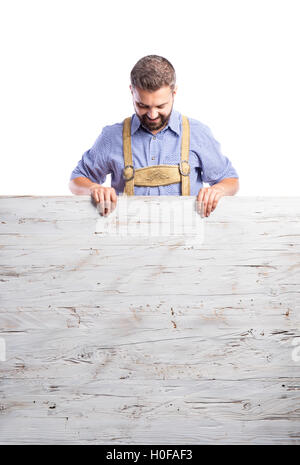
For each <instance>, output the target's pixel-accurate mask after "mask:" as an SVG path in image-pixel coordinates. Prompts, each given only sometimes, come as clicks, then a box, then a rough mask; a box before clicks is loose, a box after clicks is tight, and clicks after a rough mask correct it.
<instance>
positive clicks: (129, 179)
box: [122, 165, 135, 182]
mask: <svg viewBox="0 0 300 465" xmlns="http://www.w3.org/2000/svg"><path fill="white" fill-rule="evenodd" d="M126 168H131V169H132V176H131V178H128V179H127V178H126V176H125V170H126ZM134 173H135V169H134V166H133V165H126V166H125V168H124V169H123V173H122V174H123V179H125V181H126V182H127V181H131V179H133V178H134Z"/></svg>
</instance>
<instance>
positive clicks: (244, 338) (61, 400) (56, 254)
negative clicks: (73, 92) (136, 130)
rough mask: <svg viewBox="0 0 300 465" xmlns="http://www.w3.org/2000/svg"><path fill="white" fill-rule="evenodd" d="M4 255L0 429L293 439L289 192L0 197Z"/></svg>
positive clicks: (295, 290)
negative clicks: (211, 202) (108, 204)
mask: <svg viewBox="0 0 300 465" xmlns="http://www.w3.org/2000/svg"><path fill="white" fill-rule="evenodd" d="M178 201H179V203H178ZM125 202H129V203H126V215H127V216H128V221H130V230H129V232H130V234H131V235H125V233H124V231H125V232H126V227H127V226H126V224H124V211H125ZM172 202H173V204H172V205H171V203H172ZM174 202H175V203H174ZM176 202H177V203H176ZM174 206H175V211H178V212H179V213H178V215H174ZM181 207H182V208H185V215H184V214H183V213H180V212H181V210H180V209H181ZM121 209H122V210H121ZM168 209H170V211H171V210H172V211H173V213H172V215H169V214H168ZM176 209H177V210H176ZM182 211H183V210H182ZM137 212H138V214H137ZM183 218H184V222H185V227H186V229H185V230H184V233H182V234H179V233H178V231H180V227H181V226H182V221H183ZM170 221H173V222H174V225H175V226H176V227H175V232H176V231H177V234H171V235H168V225H169V223H170ZM149 224H150V225H151V228H152V229H151V231H150V230H149V229H147V228H149ZM120 225H121V227H120ZM124 228H125V229H124ZM176 228H177V229H176ZM112 231H114V233H113V234H112ZM147 231H148V233H149V231H150V232H151V235H149V234H148V235H147ZM182 231H183V230H182ZM109 232H110V234H109ZM120 232H122V234H120ZM127 232H128V230H127ZM156 232H157V234H155V233H156ZM159 233H160V235H159ZM0 264H1V269H0V293H1V294H0V337H1V338H3V339H4V340H5V343H6V361H3V362H0V443H1V444H33V443H34V444H53V443H56V444H71V443H74V444H232V443H233V444H300V313H299V310H300V198H263V197H253V198H243V197H226V198H223V199H221V201H220V204H219V206H218V207H217V209H216V210H215V212H214V213H213V214H212V215H211V216H210V217H209V218H205V219H202V218H200V216H199V215H197V213H196V212H195V211H194V199H193V198H192V197H186V198H180V199H178V198H177V199H174V198H170V197H134V198H132V199H124V198H122V197H121V198H119V202H118V207H117V209H116V210H115V212H114V213H113V215H111V216H110V217H107V218H104V217H101V216H100V215H99V211H98V209H97V208H96V207H95V206H94V205H93V204H92V202H91V200H90V198H89V197H88V196H76V197H75V196H67V197H30V196H25V197H14V196H10V197H0Z"/></svg>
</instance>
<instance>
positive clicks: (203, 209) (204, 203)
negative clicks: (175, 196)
mask: <svg viewBox="0 0 300 465" xmlns="http://www.w3.org/2000/svg"><path fill="white" fill-rule="evenodd" d="M209 195H210V191H209V189H207V190H206V191H205V194H204V197H203V200H202V207H201V212H202V214H203V216H204V217H205V216H207V204H208V201H209Z"/></svg>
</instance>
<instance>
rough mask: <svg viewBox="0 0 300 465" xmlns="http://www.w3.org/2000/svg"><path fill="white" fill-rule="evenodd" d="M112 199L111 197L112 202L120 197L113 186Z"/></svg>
mask: <svg viewBox="0 0 300 465" xmlns="http://www.w3.org/2000/svg"><path fill="white" fill-rule="evenodd" d="M110 199H111V201H112V202H117V199H118V196H117V194H116V191H115V189H113V188H112V189H111V193H110Z"/></svg>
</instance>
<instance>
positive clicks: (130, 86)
mask: <svg viewBox="0 0 300 465" xmlns="http://www.w3.org/2000/svg"><path fill="white" fill-rule="evenodd" d="M129 89H130V91H131V94H132V95H133V91H132V85H131V84H130V85H129Z"/></svg>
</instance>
